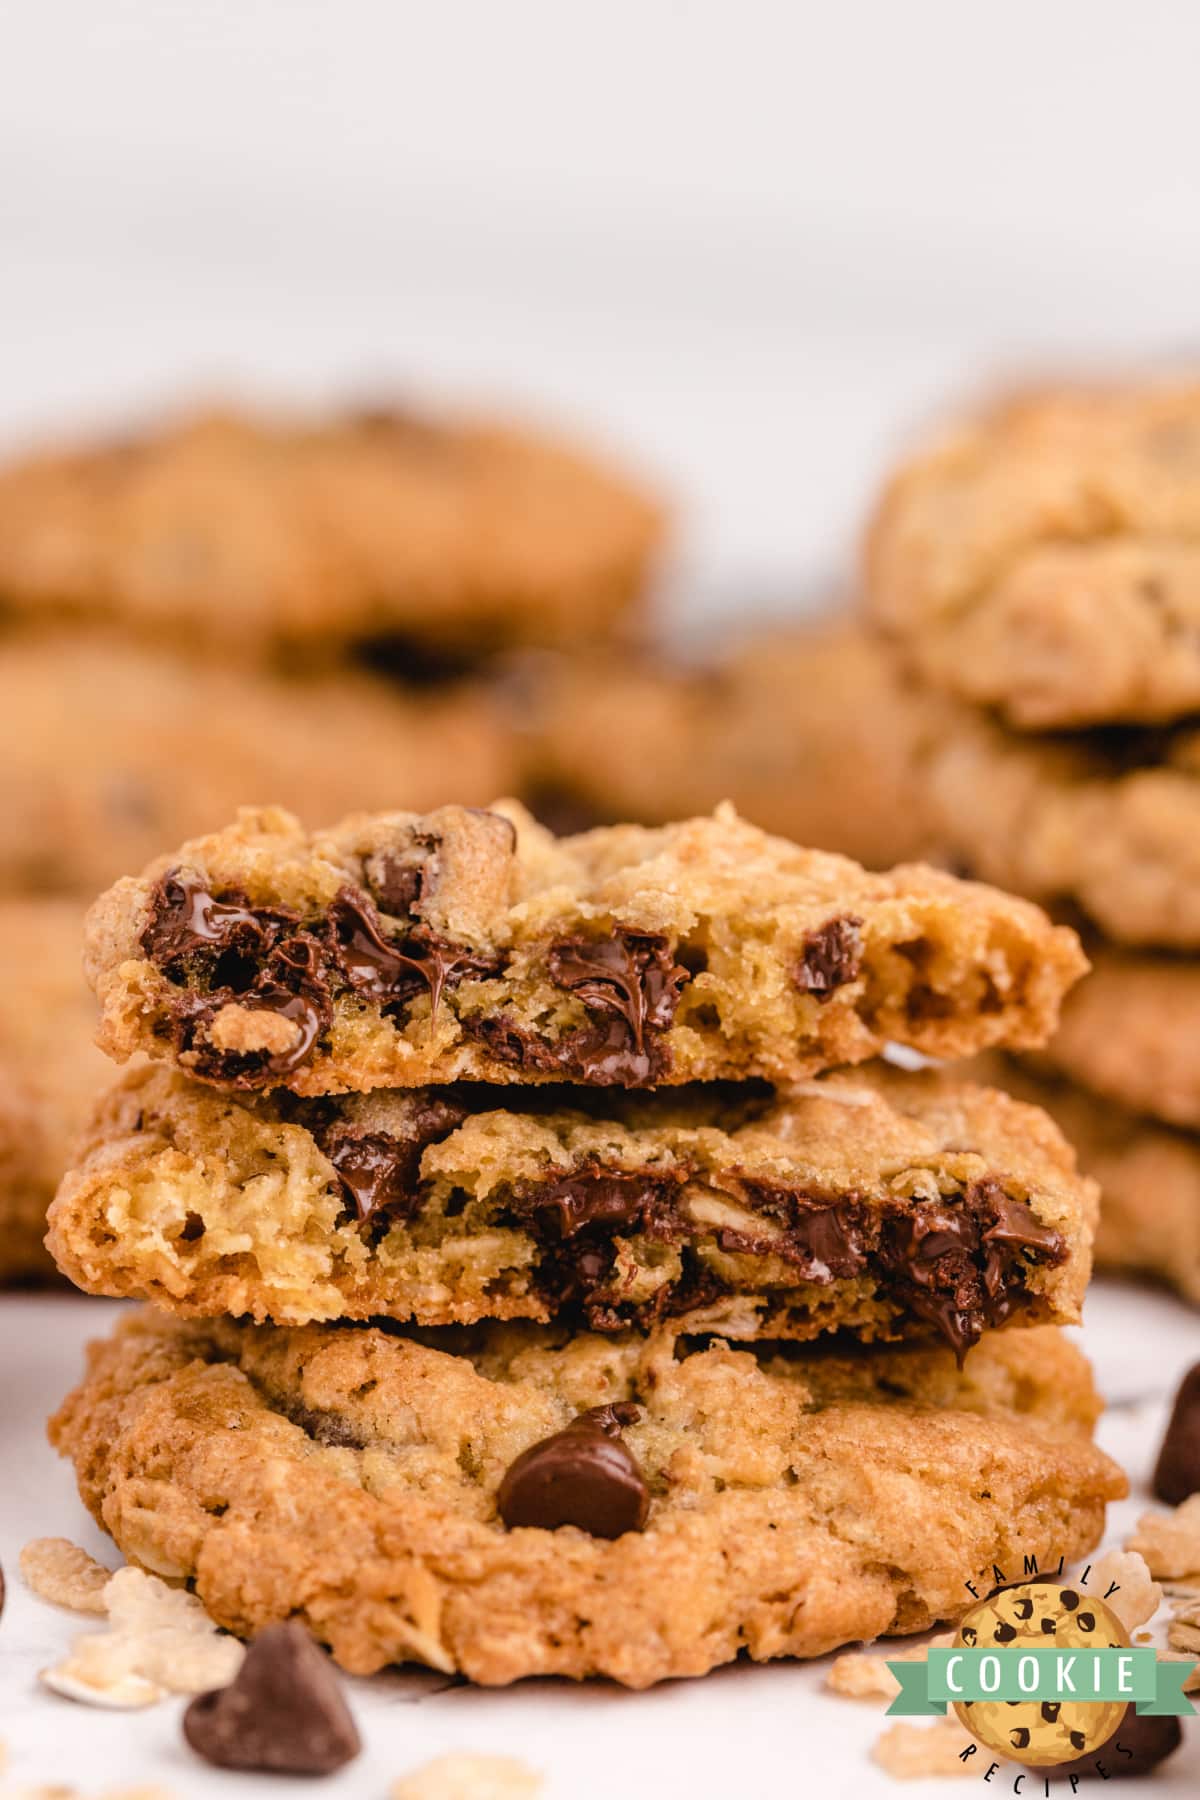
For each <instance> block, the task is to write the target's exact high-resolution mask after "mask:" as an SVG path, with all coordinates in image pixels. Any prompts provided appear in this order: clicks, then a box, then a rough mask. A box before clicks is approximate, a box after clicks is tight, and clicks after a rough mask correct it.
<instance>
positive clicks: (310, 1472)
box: [50, 1312, 1125, 1687]
mask: <svg viewBox="0 0 1200 1800" xmlns="http://www.w3.org/2000/svg"><path fill="white" fill-rule="evenodd" d="M452 1338H453V1341H454V1343H455V1346H456V1347H455V1349H454V1350H453V1351H451V1350H449V1349H448V1348H445V1347H442V1348H433V1347H432V1346H431V1345H430V1344H429V1343H426V1342H422V1341H420V1340H419V1339H418V1338H414V1337H410V1336H407V1335H402V1334H398V1333H386V1332H384V1331H381V1330H378V1329H374V1328H354V1327H346V1326H342V1327H330V1326H314V1327H309V1328H306V1329H305V1328H300V1329H296V1330H281V1329H278V1328H275V1327H269V1326H268V1327H257V1328H256V1327H252V1326H246V1325H238V1324H234V1323H232V1322H229V1321H218V1322H209V1323H203V1322H201V1323H194V1324H193V1323H187V1322H184V1321H180V1320H177V1319H168V1318H165V1317H162V1316H159V1315H154V1314H151V1313H148V1312H147V1313H143V1314H140V1315H137V1316H135V1317H133V1318H131V1319H129V1320H127V1321H125V1322H123V1323H122V1325H121V1326H120V1327H119V1328H118V1329H117V1331H116V1333H115V1334H114V1335H113V1336H112V1337H111V1338H110V1339H108V1340H107V1341H105V1342H102V1343H99V1344H96V1345H93V1346H92V1349H91V1351H90V1355H89V1365H88V1372H87V1375H86V1377H85V1379H84V1381H83V1383H82V1385H81V1386H80V1387H79V1388H78V1389H77V1390H76V1391H75V1393H74V1394H72V1395H71V1396H70V1398H69V1399H68V1400H67V1401H66V1402H65V1404H64V1406H63V1407H62V1409H61V1410H60V1411H59V1413H58V1414H57V1415H56V1417H55V1418H54V1419H53V1420H52V1421H51V1425H50V1435H51V1438H52V1440H53V1442H54V1443H55V1444H56V1445H57V1446H58V1448H59V1450H60V1451H61V1452H63V1454H65V1455H66V1456H68V1457H70V1458H71V1460H72V1461H73V1463H74V1465H75V1469H76V1473H77V1477H78V1481H79V1488H80V1493H81V1495H82V1497H83V1500H84V1502H85V1503H86V1505H87V1506H88V1507H89V1509H90V1510H91V1511H92V1513H93V1514H94V1516H95V1517H96V1519H97V1520H98V1521H99V1522H100V1524H101V1525H102V1526H103V1527H104V1529H105V1530H106V1531H108V1532H109V1533H110V1534H111V1536H112V1537H113V1538H114V1539H115V1540H116V1542H117V1544H118V1545H119V1547H120V1548H121V1550H122V1551H123V1552H124V1554H125V1555H126V1556H127V1557H129V1558H130V1559H131V1560H132V1561H134V1562H136V1563H139V1564H141V1565H142V1566H143V1567H145V1568H147V1569H150V1570H153V1571H154V1572H155V1573H157V1574H160V1575H163V1576H165V1577H167V1578H168V1579H171V1580H179V1581H187V1582H189V1583H190V1584H191V1585H192V1586H193V1587H194V1589H195V1591H196V1593H197V1594H198V1595H199V1597H200V1599H201V1600H202V1601H203V1603H204V1605H205V1606H206V1607H207V1609H208V1611H209V1612H210V1613H211V1615H212V1616H213V1618H214V1619H216V1620H217V1621H218V1623H220V1624H221V1625H223V1626H225V1627H227V1628H228V1629H230V1630H232V1631H234V1632H237V1633H239V1634H240V1635H243V1636H246V1635H250V1634H251V1633H253V1632H254V1631H256V1630H259V1629H261V1628H262V1627H263V1626H264V1625H267V1624H270V1623H273V1622H274V1621H276V1620H278V1619H284V1618H292V1617H295V1618H298V1619H301V1620H302V1621H303V1622H304V1623H305V1624H306V1625H308V1626H309V1627H310V1629H311V1630H312V1631H313V1632H314V1633H315V1634H316V1636H317V1637H318V1638H319V1639H321V1640H322V1641H323V1642H325V1643H328V1644H329V1646H330V1647H331V1649H332V1651H333V1654H334V1656H335V1657H336V1659H337V1660H338V1662H339V1663H341V1664H342V1666H343V1667H344V1668H346V1669H349V1670H351V1671H353V1672H355V1673H358V1674H367V1673H370V1672H372V1671H374V1670H376V1669H379V1668H381V1667H383V1666H384V1665H385V1664H387V1663H391V1662H399V1661H418V1662H424V1663H427V1664H430V1665H431V1666H433V1667H435V1668H439V1669H443V1670H446V1671H447V1672H449V1671H453V1670H457V1671H460V1672H461V1673H462V1674H464V1675H467V1676H469V1677H470V1678H471V1679H472V1680H474V1681H477V1682H482V1683H486V1684H489V1685H499V1684H503V1683H506V1682H510V1681H515V1680H518V1679H520V1678H521V1677H524V1676H529V1675H551V1674H553V1675H567V1676H572V1677H582V1676H588V1675H606V1676H610V1677H611V1678H613V1679H614V1680H616V1681H619V1682H622V1683H624V1684H625V1685H626V1686H629V1687H646V1686H648V1685H649V1684H651V1683H652V1682H655V1681H660V1680H663V1679H665V1678H667V1677H669V1676H680V1675H699V1674H703V1673H704V1672H705V1671H706V1670H708V1669H710V1668H713V1667H714V1666H715V1665H717V1664H718V1663H722V1662H726V1661H729V1660H731V1659H732V1658H734V1657H736V1656H737V1655H739V1654H740V1653H741V1652H742V1651H743V1650H744V1651H746V1652H747V1653H748V1654H749V1655H750V1656H751V1657H753V1658H754V1659H755V1660H758V1661H764V1660H766V1659H768V1658H770V1657H777V1656H817V1655H821V1654H823V1653H824V1652H826V1651H828V1650H832V1649H834V1648H835V1647H836V1646H837V1645H839V1644H843V1643H846V1642H848V1641H851V1640H855V1639H862V1638H873V1637H876V1636H879V1635H881V1634H889V1635H890V1634H902V1633H908V1632H916V1631H922V1630H924V1629H925V1628H926V1627H928V1626H930V1625H932V1624H934V1623H936V1622H938V1621H939V1620H943V1619H951V1618H954V1617H956V1616H958V1615H959V1614H961V1612H962V1611H963V1610H964V1607H965V1605H966V1603H967V1601H968V1600H969V1598H970V1596H969V1595H967V1594H966V1592H965V1590H964V1586H963V1583H964V1581H965V1580H966V1579H968V1578H970V1577H971V1576H972V1575H974V1574H975V1573H982V1572H984V1571H988V1570H990V1568H991V1565H992V1564H993V1563H999V1564H1000V1565H1001V1566H1002V1567H1006V1568H1013V1567H1016V1568H1020V1567H1022V1566H1023V1559H1024V1558H1025V1557H1026V1556H1027V1555H1029V1556H1037V1557H1038V1558H1039V1561H1045V1560H1046V1559H1049V1560H1052V1561H1056V1560H1057V1558H1058V1557H1059V1555H1060V1554H1061V1555H1065V1556H1066V1558H1067V1559H1068V1560H1070V1559H1071V1558H1073V1557H1075V1556H1079V1555H1082V1554H1084V1553H1085V1552H1087V1551H1088V1550H1090V1549H1091V1548H1092V1546H1093V1545H1094V1544H1095V1543H1096V1542H1097V1540H1098V1538H1099V1536H1100V1533H1101V1530H1102V1527H1103V1519H1104V1508H1105V1504H1106V1502H1107V1501H1109V1500H1111V1499H1115V1498H1118V1497H1119V1496H1120V1495H1122V1494H1123V1493H1124V1492H1125V1481H1124V1478H1123V1476H1122V1475H1121V1473H1120V1471H1119V1470H1118V1468H1117V1467H1116V1465H1115V1464H1114V1463H1112V1462H1111V1461H1110V1460H1109V1459H1108V1458H1107V1457H1106V1456H1104V1455H1103V1454H1102V1453H1101V1452H1100V1451H1099V1450H1097V1449H1096V1448H1095V1447H1094V1446H1093V1444H1092V1443H1091V1441H1090V1436H1089V1434H1090V1430H1091V1427H1092V1425H1093V1423H1094V1420H1095V1418H1096V1415H1097V1412H1098V1410H1099V1405H1098V1402H1097V1400H1096V1396H1095V1393H1094V1390H1093V1388H1092V1384H1091V1377H1090V1374H1089V1371H1088V1368H1087V1364H1086V1362H1085V1361H1084V1359H1083V1357H1082V1356H1081V1355H1080V1354H1079V1353H1078V1352H1077V1351H1076V1350H1075V1349H1074V1348H1073V1347H1072V1346H1071V1345H1070V1344H1068V1343H1066V1342H1065V1341H1064V1340H1063V1339H1062V1338H1060V1337H1059V1336H1058V1334H1057V1332H1056V1331H1055V1330H1054V1329H1053V1328H1038V1329H1034V1330H1030V1331H1020V1332H1002V1333H999V1334H996V1335H995V1336H993V1337H991V1338H989V1339H988V1340H986V1341H985V1342H984V1343H983V1344H981V1345H980V1346H979V1347H978V1348H977V1349H975V1350H974V1351H972V1352H971V1354H970V1356H969V1357H968V1358H967V1361H966V1365H965V1368H964V1369H963V1370H961V1371H958V1370H956V1367H955V1362H954V1358H953V1356H952V1354H951V1353H950V1352H949V1351H948V1350H928V1349H925V1350H912V1351H909V1350H902V1351H890V1352H885V1353H870V1352H860V1353H859V1354H857V1355H845V1356H827V1355H816V1354H811V1353H810V1354H808V1355H804V1354H802V1353H796V1354H793V1355H790V1356H789V1355H785V1354H783V1353H781V1352H779V1351H773V1352H770V1353H764V1354H763V1355H762V1356H761V1357H758V1356H755V1355H753V1354H751V1353H749V1352H747V1351H745V1350H738V1351H735V1350H733V1349H730V1348H729V1347H728V1346H725V1345H722V1344H719V1343H718V1344H715V1345H712V1346H711V1347H709V1348H707V1349H699V1348H696V1347H694V1346H692V1345H689V1344H688V1343H687V1342H685V1341H678V1340H675V1339H673V1338H672V1337H671V1336H670V1335H669V1334H666V1333H657V1334H652V1335H651V1336H649V1337H641V1336H635V1335H628V1336H624V1337H621V1338H619V1339H615V1340H614V1339H613V1338H610V1337H597V1336H593V1335H589V1334H582V1335H579V1336H575V1337H571V1336H568V1335H567V1334H566V1333H565V1332H555V1331H553V1330H551V1329H547V1328H544V1327H537V1326H524V1327H521V1326H511V1325H510V1326H492V1327H490V1328H480V1329H479V1330H477V1331H476V1332H473V1333H472V1332H464V1333H462V1334H461V1335H458V1336H455V1335H454V1334H453V1333H448V1334H444V1335H442V1336H441V1337H439V1344H441V1345H442V1346H445V1345H448V1344H449V1343H450V1341H451V1339H452ZM621 1403H625V1404H624V1405H621ZM610 1406H620V1408H621V1412H620V1416H621V1417H622V1419H623V1420H632V1422H629V1423H624V1424H623V1425H622V1427H621V1430H620V1439H621V1440H622V1441H623V1444H624V1450H622V1451H620V1452H619V1453H618V1454H619V1455H620V1456H621V1457H622V1458H623V1459H624V1463H625V1470H626V1473H627V1474H628V1475H630V1478H631V1479H633V1480H637V1481H640V1483H641V1486H642V1498H643V1511H642V1513H641V1517H642V1518H643V1519H644V1529H631V1530H627V1531H625V1532H623V1533H622V1535H620V1536H618V1537H616V1538H613V1539H607V1538H601V1537H597V1536H592V1535H589V1534H588V1533H587V1532H585V1531H583V1530H580V1529H579V1528H578V1527H575V1526H571V1525H568V1526H564V1527H561V1528H560V1529H558V1530H553V1531H552V1530H547V1529H541V1528H538V1527H536V1526H531V1525H520V1526H517V1527H515V1528H513V1529H508V1528H506V1527H505V1525H504V1524H503V1523H502V1521H501V1518H500V1517H499V1515H498V1512H497V1504H498V1502H497V1496H498V1493H499V1491H500V1490H501V1488H502V1485H503V1483H504V1479H505V1476H506V1473H507V1472H509V1471H510V1470H511V1469H512V1466H513V1464H514V1462H515V1460H516V1459H517V1458H518V1457H519V1456H520V1455H521V1454H522V1453H523V1452H526V1451H528V1450H530V1449H531V1448H532V1447H533V1446H534V1445H535V1444H537V1443H539V1442H541V1441H542V1440H544V1439H545V1438H546V1437H547V1436H548V1435H552V1434H555V1433H558V1432H560V1431H562V1430H563V1428H564V1427H567V1426H569V1425H571V1424H572V1422H573V1421H575V1422H577V1421H578V1415H579V1414H580V1413H581V1412H584V1411H587V1410H588V1409H590V1408H593V1407H610ZM627 1408H632V1412H630V1411H628V1410H626V1409H627ZM609 1416H610V1418H611V1417H612V1415H609ZM614 1423H615V1421H614ZM630 1456H631V1457H632V1458H633V1459H634V1460H633V1464H632V1469H631V1467H630V1463H629V1457H630Z"/></svg>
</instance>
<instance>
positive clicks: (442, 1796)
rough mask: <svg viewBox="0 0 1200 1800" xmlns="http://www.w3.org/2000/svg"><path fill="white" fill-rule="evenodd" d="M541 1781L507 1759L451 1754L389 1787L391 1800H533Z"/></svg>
mask: <svg viewBox="0 0 1200 1800" xmlns="http://www.w3.org/2000/svg"><path fill="white" fill-rule="evenodd" d="M541 1791H542V1778H541V1776H540V1775H539V1774H538V1773H537V1772H536V1770H534V1769H531V1768H530V1767H529V1765H528V1763H523V1762H517V1761H516V1760H515V1759H514V1758H513V1757H511V1756H472V1755H470V1754H469V1753H468V1752H461V1751H455V1752H454V1753H453V1754H451V1755H449V1756H438V1757H435V1758H434V1760H433V1761H432V1762H427V1763H423V1764H422V1765H421V1767H420V1768H419V1769H414V1770H413V1772H412V1774H411V1775H403V1776H401V1778H400V1780H399V1781H397V1782H395V1783H394V1784H393V1787H392V1800H535V1796H536V1795H538V1794H540V1793H541Z"/></svg>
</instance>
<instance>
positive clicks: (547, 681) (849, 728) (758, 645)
mask: <svg viewBox="0 0 1200 1800" xmlns="http://www.w3.org/2000/svg"><path fill="white" fill-rule="evenodd" d="M529 685H530V690H531V697H532V699H531V704H532V712H531V717H532V721H533V722H532V725H531V726H530V727H529V730H530V735H531V740H532V757H531V761H532V769H533V778H534V780H535V782H536V783H537V785H538V787H539V789H540V791H541V793H542V795H543V796H544V803H545V804H547V805H549V806H550V807H551V808H552V809H553V810H554V811H561V810H564V808H565V810H566V811H567V812H568V813H569V812H570V810H571V809H572V808H575V809H577V810H578V811H579V812H580V813H581V814H582V815H585V816H590V820H591V821H592V822H596V821H607V820H622V819H633V820H636V821H638V822H639V823H641V824H646V825H661V824H665V823H666V822H668V821H669V820H671V819H683V818H689V817H691V816H692V815H694V814H696V813H702V812H708V811H710V810H711V809H712V807H714V806H715V805H717V804H718V802H720V801H722V800H729V801H732V803H733V805H734V806H735V807H736V808H737V810H738V812H739V813H741V814H742V816H743V817H744V818H747V819H750V820H751V821H752V822H753V823H754V824H755V825H761V826H762V827H763V828H764V830H766V831H772V832H778V833H779V834H780V835H781V836H783V837H787V838H791V840H792V841H793V843H797V844H811V845H812V846H813V847H814V848H816V849H819V850H834V851H837V852H838V853H839V854H841V855H844V856H851V857H853V858H854V859H855V861H857V862H861V863H864V864H866V865H867V867H868V868H876V869H884V868H890V867H891V866H892V865H893V864H894V863H898V862H907V861H910V860H913V859H914V858H919V857H921V856H923V855H925V854H926V853H927V851H928V849H929V846H930V842H931V839H932V837H933V835H934V834H933V831H932V827H931V823H930V821H929V819H928V817H927V814H926V808H925V804H924V798H923V785H922V782H921V780H920V763H921V758H922V753H923V750H924V747H925V745H926V744H927V743H928V742H929V741H930V739H936V737H937V734H938V730H939V716H938V707H937V704H936V702H935V701H934V699H933V698H932V697H931V696H930V695H929V694H928V692H926V691H924V690H922V691H919V692H918V691H916V690H914V688H913V686H912V684H911V683H910V682H909V681H907V680H906V678H905V677H904V674H903V672H902V671H901V669H900V668H899V665H898V663H897V660H896V658H895V656H894V655H893V654H892V653H891V652H890V649H889V647H888V646H887V645H885V644H882V643H881V642H880V641H879V640H878V639H877V638H875V637H874V636H872V634H871V633H870V632H868V631H866V630H865V629H864V628H863V627H862V626H861V625H859V624H857V623H856V622H854V621H850V620H845V619H830V620H825V621H820V622H817V623H814V624H813V625H811V626H808V627H804V628H799V629H797V628H791V629H783V628H779V629H776V630H769V631H762V632H759V633H758V634H757V635H755V636H753V637H751V638H748V639H746V640H745V641H744V642H743V643H741V644H740V645H738V646H735V647H734V649H733V650H731V651H729V652H727V653H726V654H725V655H724V656H723V658H722V660H721V661H720V662H719V663H716V664H713V665H712V666H707V667H703V668H700V669H692V670H682V669H671V668H669V667H667V666H664V665H652V664H650V663H648V662H645V661H642V662H636V661H633V660H631V659H629V658H625V659H622V660H618V659H614V658H612V657H609V658H604V657H601V656H594V657H591V658H582V657H571V658H559V659H557V660H548V661H547V662H546V663H543V664H542V665H541V666H540V667H539V669H538V670H537V672H536V678H535V679H533V680H532V681H531V682H530V684H529Z"/></svg>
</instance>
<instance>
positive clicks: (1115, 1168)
mask: <svg viewBox="0 0 1200 1800" xmlns="http://www.w3.org/2000/svg"><path fill="white" fill-rule="evenodd" d="M980 1067H981V1072H982V1071H986V1074H987V1077H988V1079H989V1080H995V1081H1002V1082H1003V1083H1004V1085H1005V1087H1007V1088H1009V1089H1010V1090H1011V1091H1012V1093H1013V1094H1015V1095H1018V1096H1019V1097H1020V1098H1021V1099H1022V1100H1025V1101H1028V1102H1031V1103H1033V1104H1035V1105H1038V1106H1042V1107H1044V1108H1045V1109H1046V1111H1047V1112H1048V1113H1050V1115H1051V1116H1052V1117H1053V1118H1054V1119H1055V1120H1056V1121H1057V1122H1058V1124H1059V1125H1060V1126H1061V1127H1062V1130H1063V1131H1064V1132H1065V1133H1066V1134H1067V1136H1068V1137H1069V1138H1070V1140H1071V1143H1072V1144H1073V1145H1074V1146H1075V1148H1076V1150H1077V1151H1078V1152H1079V1161H1080V1165H1081V1167H1082V1168H1083V1170H1084V1171H1085V1172H1086V1174H1088V1175H1089V1176H1091V1177H1092V1178H1093V1179H1094V1180H1095V1181H1096V1182H1097V1183H1098V1184H1099V1187H1100V1223H1099V1228H1098V1230H1097V1232H1096V1265H1097V1267H1098V1268H1101V1269H1106V1270H1108V1271H1110V1272H1111V1273H1112V1274H1114V1275H1131V1276H1142V1277H1147V1276H1148V1277H1150V1278H1151V1279H1153V1280H1155V1281H1161V1282H1163V1283H1164V1284H1165V1285H1166V1286H1167V1287H1171V1288H1174V1290H1175V1292H1176V1293H1178V1294H1179V1295H1181V1296H1182V1298H1183V1299H1185V1300H1190V1301H1192V1302H1193V1304H1194V1305H1197V1306H1200V1138H1198V1137H1196V1136H1195V1135H1194V1134H1193V1133H1191V1132H1187V1131H1174V1130H1172V1129H1171V1128H1170V1127H1169V1126H1166V1125H1156V1124H1154V1123H1152V1122H1150V1121H1147V1120H1146V1119H1145V1118H1142V1117H1139V1116H1137V1115H1136V1114H1134V1113H1131V1112H1128V1111H1127V1110H1126V1109H1125V1108H1124V1107H1121V1106H1117V1105H1115V1104H1114V1103H1113V1102H1112V1101H1111V1100H1100V1099H1097V1098H1096V1097H1095V1095H1093V1094H1090V1093H1088V1092H1086V1091H1085V1089H1083V1088H1080V1087H1075V1086H1073V1085H1072V1084H1071V1083H1070V1082H1068V1081H1061V1080H1055V1079H1053V1078H1052V1077H1048V1076H1045V1075H1041V1074H1039V1073H1037V1072H1036V1071H1034V1070H1031V1069H1029V1068H1027V1067H1024V1066H1019V1065H1017V1064H1016V1063H1015V1062H1012V1061H1010V1060H1007V1059H1002V1058H999V1057H995V1058H993V1057H987V1058H984V1059H982V1061H981V1065H980Z"/></svg>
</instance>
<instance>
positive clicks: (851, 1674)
mask: <svg viewBox="0 0 1200 1800" xmlns="http://www.w3.org/2000/svg"><path fill="white" fill-rule="evenodd" d="M953 1642H954V1633H953V1632H952V1631H944V1632H941V1633H940V1634H939V1635H938V1636H937V1637H933V1638H930V1639H929V1641H928V1643H922V1644H919V1645H914V1646H912V1647H911V1648H910V1649H907V1650H882V1651H866V1650H850V1651H847V1652H846V1653H845V1655H843V1656H835V1657H834V1659H833V1662H832V1663H831V1665H830V1668H829V1672H828V1674H827V1675H826V1677H825V1686H826V1687H827V1688H828V1689H829V1691H830V1693H831V1694H840V1695H841V1697H842V1698H843V1699H844V1700H894V1699H895V1698H896V1695H897V1694H898V1693H899V1692H900V1683H899V1682H898V1681H897V1680H896V1677H895V1676H894V1675H893V1674H892V1671H891V1670H890V1669H889V1668H888V1664H889V1662H920V1661H921V1660H922V1658H923V1657H924V1656H925V1654H926V1652H927V1651H929V1650H948V1649H949V1647H950V1645H951V1644H952V1643H953Z"/></svg>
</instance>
